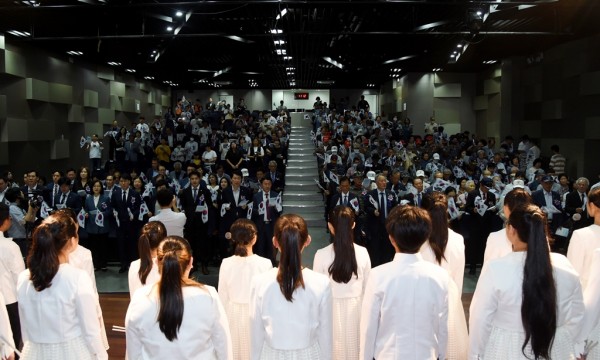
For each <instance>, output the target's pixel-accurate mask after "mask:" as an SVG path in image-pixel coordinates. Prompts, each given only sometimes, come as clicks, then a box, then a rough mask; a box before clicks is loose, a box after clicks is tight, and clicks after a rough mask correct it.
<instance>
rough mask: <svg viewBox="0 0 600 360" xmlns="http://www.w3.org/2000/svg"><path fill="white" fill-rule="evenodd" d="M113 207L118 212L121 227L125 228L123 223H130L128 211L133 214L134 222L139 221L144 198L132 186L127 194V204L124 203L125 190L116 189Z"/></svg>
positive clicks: (112, 202)
mask: <svg viewBox="0 0 600 360" xmlns="http://www.w3.org/2000/svg"><path fill="white" fill-rule="evenodd" d="M111 205H112V207H113V209H115V210H117V213H118V217H119V222H120V224H121V227H123V223H128V222H129V221H130V220H129V212H128V211H127V209H129V210H130V211H131V213H132V214H133V220H134V221H136V220H137V219H138V216H139V214H140V206H141V205H142V197H141V196H140V194H138V193H137V192H136V191H135V190H133V188H132V187H131V186H130V187H129V191H128V192H127V200H126V202H123V190H122V189H115V190H113V194H112V199H111Z"/></svg>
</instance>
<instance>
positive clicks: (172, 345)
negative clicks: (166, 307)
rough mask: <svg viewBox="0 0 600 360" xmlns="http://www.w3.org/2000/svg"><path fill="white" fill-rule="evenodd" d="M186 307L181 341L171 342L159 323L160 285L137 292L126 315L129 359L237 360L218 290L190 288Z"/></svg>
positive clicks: (184, 291) (184, 290) (179, 335)
mask: <svg viewBox="0 0 600 360" xmlns="http://www.w3.org/2000/svg"><path fill="white" fill-rule="evenodd" d="M183 304H184V305H183V306H184V310H183V321H182V323H181V328H180V329H179V331H178V333H177V339H174V340H173V341H169V340H167V338H166V337H165V334H163V333H162V332H161V331H160V328H159V324H158V321H157V315H158V311H159V309H160V304H159V299H158V292H157V291H156V284H149V285H146V286H144V287H142V288H141V289H139V290H138V291H136V293H135V294H134V296H133V299H131V303H129V307H128V308H127V315H126V316H125V328H126V339H127V358H128V359H129V360H138V359H197V360H210V359H219V360H221V359H233V357H232V350H231V336H230V334H229V327H228V325H227V315H225V310H224V309H223V305H221V301H220V300H219V295H217V291H216V290H215V288H213V287H212V286H207V285H204V286H203V287H198V286H186V287H184V288H183Z"/></svg>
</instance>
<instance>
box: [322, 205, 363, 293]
mask: <svg viewBox="0 0 600 360" xmlns="http://www.w3.org/2000/svg"><path fill="white" fill-rule="evenodd" d="M329 223H330V224H331V225H332V226H333V228H334V229H335V232H334V235H333V252H334V254H335V256H334V258H333V263H331V265H329V268H328V272H329V275H330V276H331V278H332V279H333V281H335V282H337V283H344V284H347V283H348V282H349V281H350V279H352V274H354V275H355V276H356V277H358V264H357V262H356V255H355V253H354V232H353V231H352V225H353V224H354V211H352V209H350V208H349V207H347V206H341V205H340V206H336V207H335V208H334V209H333V210H331V212H330V213H329Z"/></svg>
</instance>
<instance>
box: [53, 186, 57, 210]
mask: <svg viewBox="0 0 600 360" xmlns="http://www.w3.org/2000/svg"><path fill="white" fill-rule="evenodd" d="M57 194H58V184H54V190H52V206H54V198H55V197H56V195H57Z"/></svg>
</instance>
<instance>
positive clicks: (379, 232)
mask: <svg viewBox="0 0 600 360" xmlns="http://www.w3.org/2000/svg"><path fill="white" fill-rule="evenodd" d="M375 184H376V185H377V189H375V190H371V191H369V192H368V193H367V195H366V196H365V201H364V203H365V212H366V213H367V224H366V225H367V226H366V229H367V250H368V251H369V256H370V257H371V264H372V266H373V267H375V266H378V265H381V264H385V263H387V262H390V261H391V260H392V259H393V258H394V253H395V250H394V248H393V247H392V244H391V243H390V240H389V238H388V233H387V231H386V229H385V219H386V218H387V215H388V214H389V213H390V211H392V209H393V208H394V207H395V206H396V205H398V199H397V198H396V196H395V195H394V193H392V191H391V190H388V189H386V185H387V180H386V178H385V176H384V175H383V174H379V175H377V177H375Z"/></svg>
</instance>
